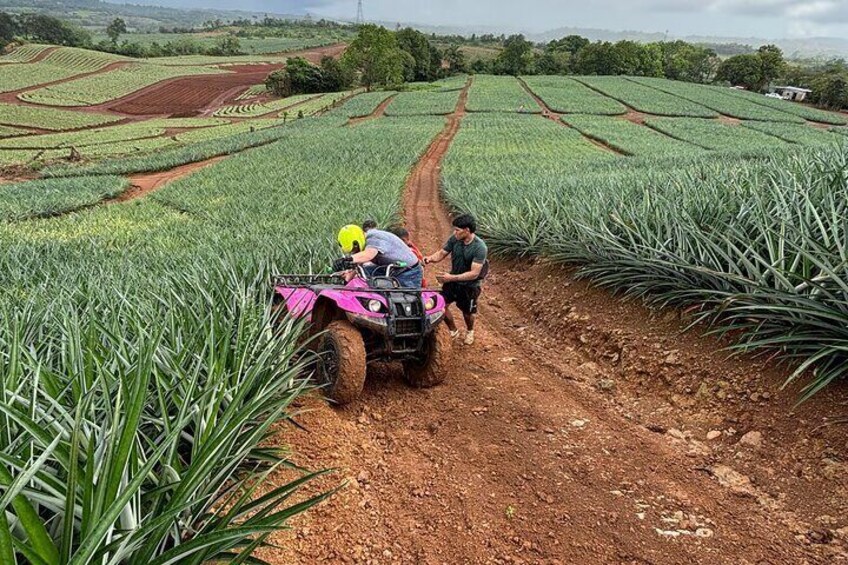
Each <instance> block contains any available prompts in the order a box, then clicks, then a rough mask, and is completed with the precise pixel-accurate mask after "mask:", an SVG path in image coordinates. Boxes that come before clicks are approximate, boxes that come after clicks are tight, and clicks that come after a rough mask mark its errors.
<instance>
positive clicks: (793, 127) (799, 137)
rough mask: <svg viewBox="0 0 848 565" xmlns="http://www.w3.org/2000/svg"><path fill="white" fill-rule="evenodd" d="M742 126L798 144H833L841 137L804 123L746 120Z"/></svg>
mask: <svg viewBox="0 0 848 565" xmlns="http://www.w3.org/2000/svg"><path fill="white" fill-rule="evenodd" d="M744 126H745V127H746V128H750V129H754V130H756V131H759V132H762V133H765V134H768V135H771V136H774V137H775V138H778V139H782V140H783V141H786V142H789V143H797V144H799V145H812V146H814V145H833V144H836V143H839V142H841V141H842V138H840V137H839V136H838V135H833V133H831V132H830V131H828V130H823V129H817V128H814V127H812V126H808V125H806V124H777V123H768V122H748V123H745V124H744Z"/></svg>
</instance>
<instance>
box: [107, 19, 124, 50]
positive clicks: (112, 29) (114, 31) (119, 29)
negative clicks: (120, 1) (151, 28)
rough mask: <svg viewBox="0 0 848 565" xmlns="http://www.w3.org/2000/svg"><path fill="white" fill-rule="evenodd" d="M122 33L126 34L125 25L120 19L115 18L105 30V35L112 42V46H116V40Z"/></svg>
mask: <svg viewBox="0 0 848 565" xmlns="http://www.w3.org/2000/svg"><path fill="white" fill-rule="evenodd" d="M122 33H127V23H126V22H125V21H124V20H123V19H121V18H115V19H114V20H112V23H110V24H109V26H108V27H107V28H106V35H107V36H108V37H109V39H110V40H111V41H112V45H117V44H118V38H119V37H120V36H121V34H122Z"/></svg>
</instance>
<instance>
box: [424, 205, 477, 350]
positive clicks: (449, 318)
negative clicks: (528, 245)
mask: <svg viewBox="0 0 848 565" xmlns="http://www.w3.org/2000/svg"><path fill="white" fill-rule="evenodd" d="M448 255H450V256H451V271H450V274H447V275H438V276H437V277H436V280H438V281H439V282H440V283H442V296H444V297H445V301H446V302H447V303H448V304H456V306H457V308H459V310H460V311H461V312H462V317H463V319H464V320H465V327H466V328H467V329H468V332H467V333H466V334H465V344H466V345H473V344H474V315H475V314H476V313H477V299H478V298H480V292H481V290H482V287H483V279H484V278H485V277H486V274H487V272H486V271H487V270H488V260H487V257H488V255H489V249H488V247H486V243H485V242H484V241H483V240H482V239H480V238H479V237H477V223H476V222H475V220H474V217H473V216H470V215H467V214H466V215H464V216H459V217H458V218H456V219H455V220H454V221H453V236H451V238H450V239H449V240H448V241H447V243H445V245H444V247H443V248H442V249H441V251H438V252H436V253H434V254H433V255H430V256H429V257H425V258H424V263H425V264H428V263H439V262H441V261H443V260H444V259H445V258H446V257H447V256H448ZM445 323H446V324H447V325H448V329H449V330H450V332H451V336H452V337H458V336H459V330H458V329H457V327H456V322H454V319H453V315H452V314H451V311H450V309H448V310H446V311H445Z"/></svg>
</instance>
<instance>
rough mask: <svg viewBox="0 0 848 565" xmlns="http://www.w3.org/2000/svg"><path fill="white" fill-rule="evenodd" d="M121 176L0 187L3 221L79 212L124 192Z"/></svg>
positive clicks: (124, 180) (0, 208) (1, 185)
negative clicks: (77, 210)
mask: <svg viewBox="0 0 848 565" xmlns="http://www.w3.org/2000/svg"><path fill="white" fill-rule="evenodd" d="M128 184H129V183H128V181H127V180H126V179H124V178H121V177H87V178H69V179H48V180H36V181H28V182H19V183H12V184H0V221H3V222H9V221H20V220H24V219H27V218H44V217H48V216H54V215H58V214H62V213H64V212H68V211H70V210H76V209H79V208H82V207H85V206H89V205H91V204H95V203H97V202H100V201H101V200H103V199H105V198H110V197H113V196H117V195H118V194H120V193H121V192H123V191H124V190H125V189H126V188H127V185H128Z"/></svg>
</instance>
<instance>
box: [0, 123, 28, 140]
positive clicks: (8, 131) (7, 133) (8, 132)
mask: <svg viewBox="0 0 848 565" xmlns="http://www.w3.org/2000/svg"><path fill="white" fill-rule="evenodd" d="M27 133H29V132H28V131H27V130H24V129H18V128H11V127H8V126H0V139H2V138H4V137H11V136H13V135H24V134H27Z"/></svg>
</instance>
